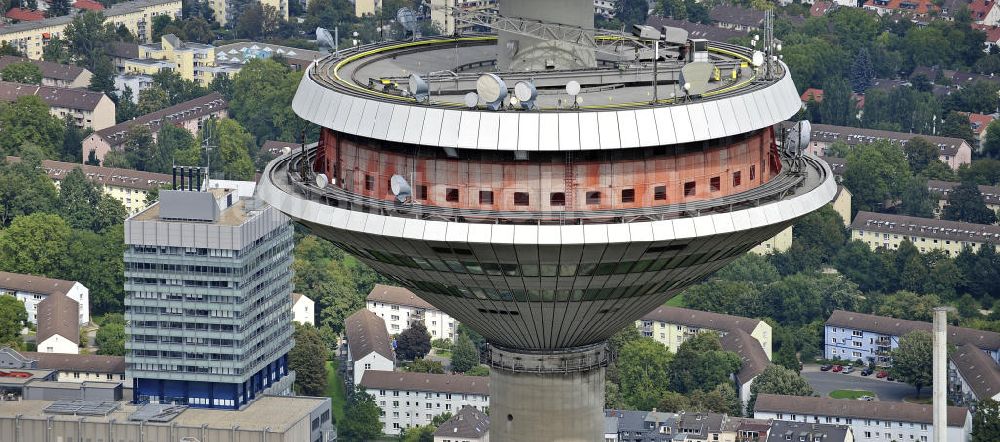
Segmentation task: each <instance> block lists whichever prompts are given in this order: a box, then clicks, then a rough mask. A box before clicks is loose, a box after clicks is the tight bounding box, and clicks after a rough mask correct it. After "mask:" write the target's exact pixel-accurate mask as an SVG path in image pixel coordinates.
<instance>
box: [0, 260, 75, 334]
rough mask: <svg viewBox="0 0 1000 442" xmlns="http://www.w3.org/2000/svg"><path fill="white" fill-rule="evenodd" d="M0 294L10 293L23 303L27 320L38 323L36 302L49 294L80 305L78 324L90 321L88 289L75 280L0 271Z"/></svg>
mask: <svg viewBox="0 0 1000 442" xmlns="http://www.w3.org/2000/svg"><path fill="white" fill-rule="evenodd" d="M0 295H11V296H13V297H15V298H17V300H18V301H21V302H23V303H24V309H25V310H26V311H27V312H28V322H30V323H32V324H37V323H38V303H40V302H42V301H43V300H45V299H46V298H48V297H50V296H64V297H68V298H70V299H72V300H74V301H76V302H77V303H78V304H79V305H80V311H79V314H80V316H79V318H78V321H79V325H83V324H86V323H88V322H90V290H89V289H87V287H86V286H85V285H83V284H80V283H79V282H77V281H64V280H62V279H54V278H46V277H44V276H35V275H25V274H21V273H10V272H0Z"/></svg>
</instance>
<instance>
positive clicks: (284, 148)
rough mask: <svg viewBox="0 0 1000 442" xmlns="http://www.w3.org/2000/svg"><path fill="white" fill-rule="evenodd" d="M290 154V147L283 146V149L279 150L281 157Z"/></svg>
mask: <svg viewBox="0 0 1000 442" xmlns="http://www.w3.org/2000/svg"><path fill="white" fill-rule="evenodd" d="M290 153H292V148H291V147H288V146H285V147H282V148H281V154H282V155H288V154H290Z"/></svg>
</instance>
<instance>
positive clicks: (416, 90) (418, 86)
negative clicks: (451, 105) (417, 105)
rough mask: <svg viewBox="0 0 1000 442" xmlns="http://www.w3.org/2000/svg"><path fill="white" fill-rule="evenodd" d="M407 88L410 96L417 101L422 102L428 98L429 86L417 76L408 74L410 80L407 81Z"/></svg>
mask: <svg viewBox="0 0 1000 442" xmlns="http://www.w3.org/2000/svg"><path fill="white" fill-rule="evenodd" d="M407 88H408V89H409V91H410V95H412V96H413V98H415V99H416V100H417V101H424V99H426V98H427V97H429V96H430V94H429V92H430V85H428V84H427V80H424V79H423V78H420V76H419V75H417V74H410V78H409V80H407Z"/></svg>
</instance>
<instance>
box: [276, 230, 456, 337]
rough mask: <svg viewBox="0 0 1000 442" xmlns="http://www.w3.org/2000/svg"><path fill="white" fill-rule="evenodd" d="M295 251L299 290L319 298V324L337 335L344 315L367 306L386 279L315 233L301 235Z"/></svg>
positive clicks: (321, 327) (311, 296) (295, 282)
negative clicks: (376, 289) (367, 299)
mask: <svg viewBox="0 0 1000 442" xmlns="http://www.w3.org/2000/svg"><path fill="white" fill-rule="evenodd" d="M294 254H295V260H294V262H293V263H292V267H293V269H294V270H295V272H294V273H293V275H294V280H293V282H294V284H295V289H296V290H298V291H300V292H301V293H302V294H304V295H306V296H308V297H309V298H311V299H313V300H315V301H316V312H317V317H316V320H317V324H319V325H320V329H321V330H323V329H326V330H329V331H330V332H331V333H333V334H337V333H340V332H342V331H343V327H344V318H346V317H347V316H348V315H350V314H352V313H354V312H356V311H357V310H358V309H362V308H364V307H365V296H367V295H368V293H369V292H370V291H371V290H372V287H373V286H374V285H375V283H377V282H382V281H383V280H382V278H381V277H380V276H379V275H378V274H377V273H375V272H374V271H373V270H371V269H370V268H368V267H367V266H365V265H364V264H362V263H361V262H360V261H358V260H357V259H355V258H353V257H351V256H349V255H346V254H345V253H344V252H343V251H341V250H340V249H338V248H337V247H336V246H334V245H333V244H331V243H330V242H328V241H324V240H321V239H319V238H317V237H316V236H313V235H305V236H302V237H300V239H299V240H298V243H297V244H296V246H295V251H294ZM460 327H461V326H460ZM460 330H461V328H460Z"/></svg>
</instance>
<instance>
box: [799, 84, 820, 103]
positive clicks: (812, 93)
mask: <svg viewBox="0 0 1000 442" xmlns="http://www.w3.org/2000/svg"><path fill="white" fill-rule="evenodd" d="M799 98H801V99H802V102H803V103H805V102H807V101H809V100H810V99H811V100H813V101H815V102H817V103H822V102H823V89H816V88H814V87H811V88H809V89H806V91H805V92H803V93H802V96H801V97H799Z"/></svg>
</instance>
